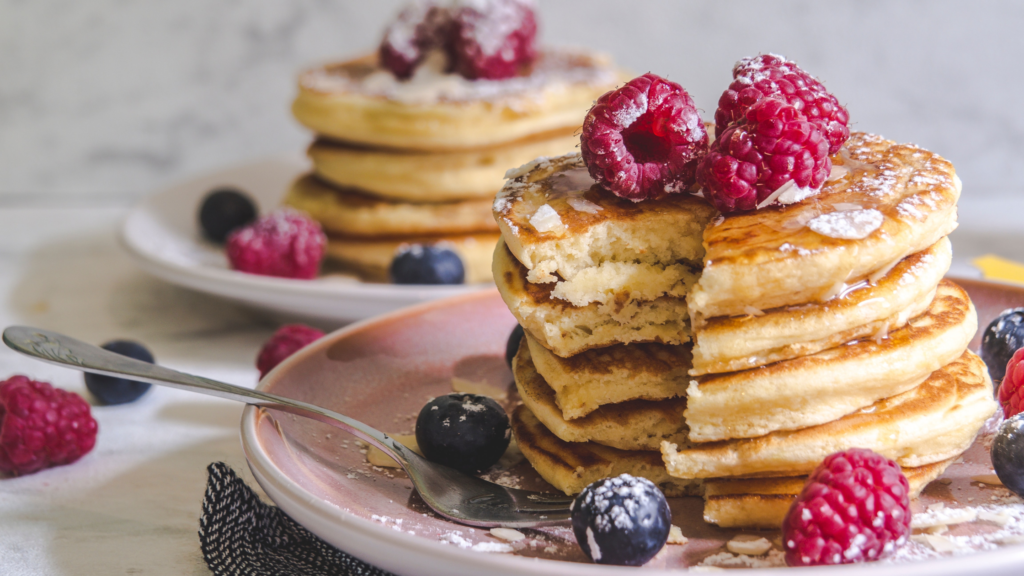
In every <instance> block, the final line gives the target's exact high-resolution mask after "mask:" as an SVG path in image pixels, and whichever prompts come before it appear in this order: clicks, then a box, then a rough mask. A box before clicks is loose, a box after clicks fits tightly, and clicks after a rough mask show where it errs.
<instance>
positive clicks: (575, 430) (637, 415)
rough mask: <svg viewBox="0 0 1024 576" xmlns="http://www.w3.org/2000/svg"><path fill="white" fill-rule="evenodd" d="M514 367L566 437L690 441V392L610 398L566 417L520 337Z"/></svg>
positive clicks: (608, 442) (519, 384)
mask: <svg viewBox="0 0 1024 576" xmlns="http://www.w3.org/2000/svg"><path fill="white" fill-rule="evenodd" d="M512 373H513V375H514V376H515V380H516V388H517V389H518V390H519V395H520V396H521V397H522V399H523V404H524V405H525V406H526V407H527V408H529V409H530V412H533V414H534V415H535V416H536V417H537V419H538V420H540V421H541V423H542V424H544V426H545V427H546V428H547V429H548V430H550V431H551V433H552V434H554V435H555V436H558V437H559V438H561V439H562V440H564V441H566V442H591V441H592V442H596V443H598V444H604V445H605V446H611V447H612V448H619V449H621V450H653V451H656V450H658V448H659V446H661V444H662V442H663V441H667V442H674V443H685V442H686V435H687V430H686V424H685V423H684V422H683V410H685V409H686V399H685V398H675V399H670V400H660V401H657V402H650V401H646V400H631V401H629V402H622V403H620V404H609V405H607V406H602V407H600V408H598V409H597V410H594V411H593V412H591V413H590V414H587V415H586V416H584V417H583V418H577V419H575V420H566V419H564V418H563V417H562V411H561V410H560V409H559V408H558V404H556V403H555V391H554V390H552V389H551V387H550V386H548V384H547V382H545V381H544V378H542V377H541V376H540V374H537V371H536V370H535V369H534V367H533V358H532V357H531V355H530V348H529V346H528V345H527V344H526V343H525V342H520V345H519V352H518V353H517V354H516V357H515V358H514V359H513V360H512Z"/></svg>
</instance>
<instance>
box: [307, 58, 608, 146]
mask: <svg viewBox="0 0 1024 576" xmlns="http://www.w3.org/2000/svg"><path fill="white" fill-rule="evenodd" d="M442 66H443V62H435V59H434V58H431V59H430V61H428V62H424V63H423V64H422V65H421V66H420V68H419V69H418V70H417V73H416V74H415V75H414V77H413V78H412V79H410V80H407V81H400V80H397V79H396V78H395V77H394V75H392V74H391V73H390V72H388V71H387V70H385V69H383V68H381V67H380V65H379V64H378V62H377V56H376V55H368V56H364V57H362V58H357V59H355V60H350V61H347V62H341V63H337V64H329V65H327V66H323V67H320V68H315V69H313V70H308V71H306V72H304V73H302V75H300V76H299V94H298V96H297V97H296V99H295V102H294V103H293V104H292V113H293V114H294V115H295V118H296V119H297V120H298V121H299V122H300V123H302V124H303V125H305V126H306V127H308V128H309V129H311V130H313V131H314V132H316V133H317V134H320V135H322V136H325V137H328V138H332V139H335V140H339V141H343V142H353V143H357V144H365V145H368V146H381V147H389V148H401V149H412V150H459V149H462V150H464V149H469V148H477V147H481V146H493V145H496V144H501V143H505V142H513V141H515V140H519V139H522V138H526V137H528V136H531V135H534V134H541V133H544V132H550V131H552V130H559V129H565V128H576V127H579V126H580V125H581V124H582V121H583V117H584V116H585V115H586V112H587V110H589V109H590V107H591V105H592V104H593V102H594V100H596V99H597V98H598V97H599V96H600V95H601V94H604V93H605V92H607V91H608V90H611V89H612V88H614V87H615V84H616V83H617V82H618V81H619V79H620V76H621V75H620V73H619V72H618V71H617V70H616V69H615V68H614V66H613V65H612V64H611V62H610V61H609V60H608V59H607V58H606V57H604V56H601V55H597V54H594V53H589V52H583V51H580V50H569V49H546V50H542V51H541V52H540V54H539V56H538V58H537V60H536V61H535V62H534V64H533V66H532V67H531V69H530V70H529V72H528V74H526V75H525V76H518V77H514V78H508V79H505V80H466V79H464V78H462V77H461V76H458V75H457V74H441V73H439V71H440V69H441V68H442Z"/></svg>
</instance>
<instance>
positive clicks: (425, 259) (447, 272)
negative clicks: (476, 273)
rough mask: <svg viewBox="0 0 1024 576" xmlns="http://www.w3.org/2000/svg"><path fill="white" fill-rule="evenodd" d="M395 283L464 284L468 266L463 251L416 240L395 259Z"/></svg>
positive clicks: (393, 279) (393, 272)
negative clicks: (463, 260)
mask: <svg viewBox="0 0 1024 576" xmlns="http://www.w3.org/2000/svg"><path fill="white" fill-rule="evenodd" d="M388 272H389V273H390V274H391V281H392V282H394V283H395V284H462V283H463V282H465V279H466V269H465V267H464V266H463V265H462V259H461V258H459V255H458V254H456V253H455V252H453V251H452V250H449V249H448V248H443V247H440V246H423V245H421V244H413V245H411V246H408V247H407V248H405V249H402V250H399V251H398V253H397V254H395V259H394V260H392V261H391V268H390V270H388Z"/></svg>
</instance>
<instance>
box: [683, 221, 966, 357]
mask: <svg viewBox="0 0 1024 576" xmlns="http://www.w3.org/2000/svg"><path fill="white" fill-rule="evenodd" d="M951 260H952V250H951V249H950V243H949V240H948V239H946V238H943V239H941V240H939V241H938V242H936V243H935V244H933V245H932V246H930V247H928V248H927V249H925V250H923V251H921V252H918V253H916V254H912V255H910V256H908V257H906V258H904V259H903V260H901V261H900V262H899V263H898V264H897V265H896V266H895V267H894V268H893V269H892V270H891V271H889V272H888V273H887V274H885V275H884V276H883V277H882V278H880V279H878V280H877V283H875V284H870V283H869V282H868V281H864V282H862V283H861V285H860V286H859V287H856V289H851V290H849V291H848V292H845V293H844V294H842V295H841V296H837V297H836V298H833V299H831V300H829V301H828V302H824V303H817V302H814V303H810V304H803V305H799V306H787V307H783V308H776V309H774V310H765V311H764V312H763V313H761V312H760V311H756V310H754V311H753V312H755V313H757V314H759V315H756V316H755V315H752V314H748V315H746V316H718V317H715V318H711V319H708V320H702V319H700V318H697V319H694V320H693V332H694V333H693V340H694V347H693V369H692V370H691V371H690V374H692V375H694V376H699V375H701V374H709V373H722V372H732V371H735V370H745V369H748V368H754V367H757V366H763V365H765V364H770V363H772V362H778V361H780V360H788V359H791V358H797V357H800V356H806V355H808V354H814V353H815V352H820V351H822V350H826V349H829V348H833V347H835V346H838V345H840V344H842V343H844V342H850V341H852V340H856V339H858V338H865V337H869V336H872V335H874V334H878V333H879V332H881V331H884V330H893V329H896V328H899V327H900V326H903V325H904V324H906V322H907V320H908V319H909V318H913V317H914V316H917V315H918V314H920V313H922V312H923V311H924V309H925V308H927V306H928V305H929V304H930V303H931V299H932V297H933V295H934V292H935V286H936V285H937V284H938V282H939V280H940V279H941V278H942V276H943V275H944V274H945V273H946V272H947V271H948V270H949V265H950V262H951Z"/></svg>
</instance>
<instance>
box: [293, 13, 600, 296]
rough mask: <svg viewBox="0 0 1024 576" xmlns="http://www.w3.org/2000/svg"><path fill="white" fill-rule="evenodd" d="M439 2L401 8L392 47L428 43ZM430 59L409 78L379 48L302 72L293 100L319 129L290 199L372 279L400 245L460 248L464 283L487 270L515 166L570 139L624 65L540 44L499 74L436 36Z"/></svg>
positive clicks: (486, 275)
mask: <svg viewBox="0 0 1024 576" xmlns="http://www.w3.org/2000/svg"><path fill="white" fill-rule="evenodd" d="M520 4H524V5H526V3H520ZM431 6H432V5H430V4H429V3H421V4H419V5H413V6H412V7H410V8H409V9H407V10H406V11H405V12H403V13H402V14H401V15H400V16H399V18H398V19H397V20H396V21H395V22H394V23H392V25H391V27H390V28H389V30H388V33H387V35H386V37H385V45H386V47H387V46H389V44H388V43H389V42H390V43H391V44H390V45H396V43H401V42H404V43H405V44H408V45H404V48H402V49H403V50H406V51H409V50H412V51H414V52H415V53H417V54H418V52H416V51H420V50H424V53H425V49H424V45H423V43H422V42H421V39H420V37H419V36H417V35H420V34H423V33H424V32H423V30H424V27H425V26H426V25H427V24H429V22H427V21H426V19H428V18H430V17H431V14H433V12H431V13H429V14H427V13H418V12H416V11H417V10H420V11H422V10H425V9H427V8H430V7H431ZM432 9H435V10H436V7H435V8H432ZM467 9H468V8H467ZM530 14H532V12H531V13H530ZM530 14H528V16H529V18H533V16H532V15H530ZM489 17H490V16H489V15H486V14H485V15H483V16H480V18H484V20H486V18H489ZM452 18H456V16H452ZM530 22H531V23H532V20H531V21H530ZM503 30H504V28H503ZM509 30H511V31H512V32H516V31H517V30H521V28H520V29H517V28H515V27H512V28H509ZM509 30H505V32H504V33H509ZM437 33H438V34H440V33H441V32H437ZM491 33H492V36H493V35H494V34H497V33H498V32H497V30H491ZM516 33H518V32H516ZM490 40H491V41H493V42H501V41H502V40H501V38H499V37H497V36H494V37H493V38H490ZM529 40H530V42H531V43H532V37H531V38H530V39H529ZM410 42H411V43H412V44H409V43H410ZM438 42H440V40H438ZM493 42H492V43H493ZM531 46H532V44H531ZM399 56H402V55H401V54H399ZM421 60H422V61H420V60H416V61H412V62H409V63H408V65H409V67H410V71H409V77H407V78H402V79H400V78H398V77H397V76H396V74H395V73H394V72H393V71H392V70H389V69H388V68H386V67H384V66H383V65H382V64H381V61H380V59H379V57H378V55H376V54H374V55H372V56H366V57H363V58H359V59H356V60H351V61H347V62H341V63H336V64H330V65H327V66H323V67H320V68H316V69H312V70H309V71H306V72H305V73H303V74H302V75H301V76H300V78H299V94H298V97H297V98H296V100H295V102H294V104H293V107H292V112H293V113H294V116H295V118H296V119H297V120H298V121H299V122H300V123H302V124H303V125H305V126H306V127H308V128H309V129H311V130H312V131H313V132H314V133H315V134H316V140H315V141H314V142H313V144H312V145H311V146H310V147H309V151H308V154H309V157H310V159H311V160H312V162H313V171H312V173H310V174H308V175H306V176H303V177H302V178H300V179H299V180H298V181H297V182H295V184H294V185H293V187H292V189H291V190H290V192H289V193H288V196H287V198H286V200H285V204H287V205H290V206H292V207H295V208H298V209H301V210H304V211H306V212H308V213H309V214H310V215H311V216H312V217H313V218H314V219H316V220H317V221H319V222H320V223H321V224H322V225H323V227H324V230H325V231H326V232H327V234H328V236H329V239H330V241H329V245H328V250H327V252H328V256H329V257H332V258H333V259H334V260H335V261H336V262H338V263H340V264H342V265H343V266H345V267H347V268H349V269H351V270H352V271H354V272H356V273H358V274H359V275H361V276H362V277H364V278H365V279H368V280H374V281H387V279H388V268H389V265H390V263H391V260H392V258H393V257H394V255H395V253H396V251H397V250H399V249H400V248H401V247H402V246H403V245H410V244H436V243H443V245H445V246H447V247H449V248H451V249H453V250H454V251H455V252H456V253H457V254H459V256H460V257H461V258H462V260H463V264H464V267H465V270H466V282H483V281H490V279H491V274H490V268H491V254H492V252H493V250H494V244H495V242H496V241H497V238H498V235H497V227H496V225H495V222H494V219H493V218H492V217H491V214H490V206H491V202H492V200H493V198H494V195H495V193H496V192H497V191H498V190H499V189H500V188H501V185H502V183H503V176H504V173H505V170H506V169H507V168H508V167H509V166H518V165H520V164H523V163H525V162H527V161H529V160H531V159H533V158H536V157H538V156H551V155H560V154H565V153H566V152H569V151H571V150H572V149H573V148H574V147H575V146H576V145H577V144H578V138H577V137H575V136H574V132H575V131H577V130H578V129H579V126H580V123H581V118H582V117H583V115H584V114H585V112H586V110H587V109H588V108H589V107H590V105H591V103H592V102H593V101H594V99H596V98H597V97H598V96H600V95H601V94H602V93H604V92H606V91H607V90H609V89H611V88H612V87H614V85H615V83H616V82H617V81H618V79H619V75H618V73H617V72H616V70H615V69H614V67H613V66H612V65H611V63H610V62H609V61H608V60H607V59H606V58H604V57H603V56H600V55H596V54H593V53H589V52H585V51H580V50H562V49H558V50H556V49H545V50H538V51H537V52H536V57H535V58H532V59H531V60H530V62H529V63H528V64H524V65H522V66H519V67H518V68H517V70H518V72H517V73H516V74H515V75H513V76H512V77H505V78H501V79H493V80H492V79H486V78H476V79H469V78H467V77H464V76H462V75H459V74H457V73H454V72H451V71H450V68H451V66H450V62H448V61H447V60H446V56H445V54H444V53H443V51H442V50H440V49H436V50H435V49H431V51H430V52H429V53H425V54H424V56H423V57H422V59H421ZM413 66H415V70H414V71H412V70H411V68H412V67H413Z"/></svg>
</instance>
